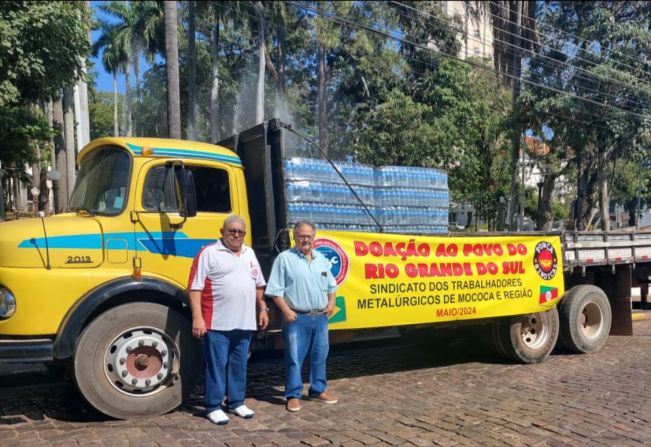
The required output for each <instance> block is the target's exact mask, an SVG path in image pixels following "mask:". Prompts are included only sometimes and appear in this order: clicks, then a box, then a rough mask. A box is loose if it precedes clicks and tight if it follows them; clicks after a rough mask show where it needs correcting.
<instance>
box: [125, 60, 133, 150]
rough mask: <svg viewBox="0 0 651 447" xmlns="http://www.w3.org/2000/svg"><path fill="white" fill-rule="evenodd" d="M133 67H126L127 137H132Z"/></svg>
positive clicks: (126, 65) (128, 65)
mask: <svg viewBox="0 0 651 447" xmlns="http://www.w3.org/2000/svg"><path fill="white" fill-rule="evenodd" d="M130 84H131V65H130V64H129V63H128V62H127V63H126V64H125V66H124V119H125V126H124V129H125V134H126V136H127V137H130V136H132V134H133V129H132V127H131V126H132V117H131V85H130Z"/></svg>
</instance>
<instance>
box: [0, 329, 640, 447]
mask: <svg viewBox="0 0 651 447" xmlns="http://www.w3.org/2000/svg"><path fill="white" fill-rule="evenodd" d="M634 330H635V336H633V337H610V339H609V341H608V344H607V345H606V346H605V348H604V349H603V350H602V351H600V352H599V353H596V354H592V355H562V354H554V355H552V356H551V357H550V358H549V359H548V360H547V361H546V362H544V363H542V364H538V365H516V364H507V363H502V362H500V361H499V360H498V359H497V358H496V357H495V356H494V355H493V354H490V353H488V352H485V351H484V350H483V349H482V348H479V347H478V345H477V344H476V343H474V344H473V343H469V342H465V343H456V344H453V345H452V346H451V347H450V348H448V349H446V350H433V349H430V350H429V351H428V352H424V351H422V350H418V349H417V348H416V347H415V346H413V345H411V344H408V343H406V342H405V341H403V340H394V341H382V342H375V343H373V344H368V343H367V344H363V345H355V346H352V347H347V348H336V349H334V350H333V352H332V354H331V357H330V360H329V376H330V382H329V385H330V388H329V389H330V391H332V392H333V393H336V394H337V395H338V396H339V397H340V402H339V403H338V404H336V405H327V404H323V403H319V402H312V401H307V402H304V403H303V408H302V409H301V411H300V412H298V413H288V412H286V411H285V410H284V407H283V399H282V380H283V379H282V377H283V376H282V375H283V366H282V360H281V358H280V357H279V356H267V358H257V359H254V360H252V362H251V363H250V379H249V385H250V386H249V396H250V398H249V399H248V400H247V404H248V405H249V406H250V407H251V408H252V409H254V410H255V411H256V415H255V417H254V418H253V419H251V420H242V419H235V418H231V422H230V423H229V424H228V425H225V426H216V425H213V424H211V423H210V422H209V421H208V420H207V419H205V417H203V416H204V412H203V408H202V406H201V396H200V395H197V396H196V397H195V398H194V399H193V400H192V401H190V402H189V403H187V404H186V405H184V406H183V407H181V408H180V409H179V410H177V411H175V412H173V413H170V414H167V415H164V416H157V417H149V418H141V419H135V420H129V421H115V420H108V419H105V418H103V417H101V416H98V415H97V414H96V413H94V412H92V411H88V410H87V409H85V407H84V406H83V404H82V403H81V402H80V398H79V396H78V395H77V393H76V391H75V390H74V388H73V387H72V386H71V385H69V384H68V383H66V382H64V381H61V380H57V379H56V377H57V376H56V375H52V373H50V372H48V371H46V370H44V369H43V368H41V369H37V370H35V371H34V372H30V373H25V372H21V371H17V372H15V374H9V375H0V445H1V446H4V447H9V446H18V445H20V446H22V445H28V446H30V447H37V446H70V445H82V446H90V445H96V446H130V445H133V446H157V445H161V446H166V447H173V446H195V445H210V446H213V445H214V446H224V445H225V446H249V445H255V446H276V445H277V446H297V445H306V446H320V445H343V446H362V445H371V446H376V445H377V446H380V445H409V446H412V445H414V446H422V445H445V446H454V445H463V446H465V445H471V446H473V445H476V446H490V445H508V446H520V445H525V446H529V445H531V446H546V445H549V446H585V445H589V446H618V445H619V446H649V445H651V384H650V383H648V382H649V377H650V375H649V371H650V370H651V320H640V321H636V322H635V323H634ZM0 373H1V371H0ZM25 383H27V385H26V384H25Z"/></svg>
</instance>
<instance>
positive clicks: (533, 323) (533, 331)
mask: <svg viewBox="0 0 651 447" xmlns="http://www.w3.org/2000/svg"><path fill="white" fill-rule="evenodd" d="M558 331H559V319H558V311H557V310H556V308H553V309H550V310H548V311H547V312H538V313H535V314H526V315H518V316H515V317H509V318H504V319H500V320H498V321H496V322H495V324H494V326H493V332H492V335H493V344H494V345H495V349H496V350H497V352H498V353H499V354H500V355H502V356H503V357H505V358H507V359H509V360H514V361H516V362H521V363H540V362H542V361H543V360H545V359H546V358H547V356H548V355H549V354H550V353H551V352H552V350H553V349H554V346H555V345H556V340H558Z"/></svg>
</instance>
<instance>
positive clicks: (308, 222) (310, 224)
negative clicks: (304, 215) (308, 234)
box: [294, 219, 316, 233]
mask: <svg viewBox="0 0 651 447" xmlns="http://www.w3.org/2000/svg"><path fill="white" fill-rule="evenodd" d="M303 225H307V226H308V227H310V228H312V231H314V232H316V226H315V225H314V222H312V221H311V220H307V219H302V220H298V221H296V223H295V224H294V233H296V232H297V231H298V229H299V228H301V227H302V226H303Z"/></svg>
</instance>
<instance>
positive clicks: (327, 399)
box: [310, 391, 339, 404]
mask: <svg viewBox="0 0 651 447" xmlns="http://www.w3.org/2000/svg"><path fill="white" fill-rule="evenodd" d="M310 399H312V400H318V401H320V402H323V403H326V404H336V403H337V402H338V401H339V399H337V397H336V396H333V395H332V394H330V393H328V392H325V391H324V392H323V393H321V394H319V395H315V396H310Z"/></svg>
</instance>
